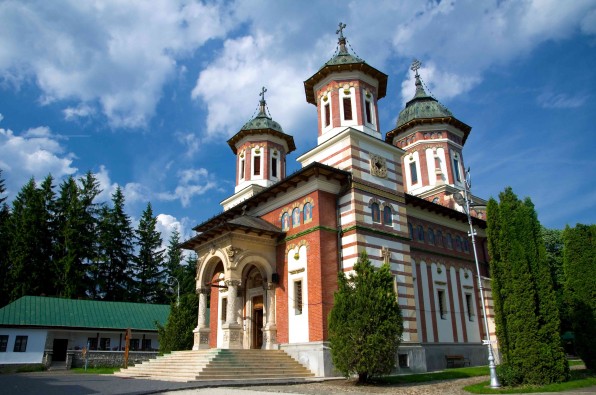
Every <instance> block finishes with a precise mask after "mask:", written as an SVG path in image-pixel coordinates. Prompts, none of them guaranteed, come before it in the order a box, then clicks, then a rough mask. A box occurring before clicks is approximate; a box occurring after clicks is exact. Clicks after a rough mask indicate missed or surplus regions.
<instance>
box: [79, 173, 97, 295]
mask: <svg viewBox="0 0 596 395" xmlns="http://www.w3.org/2000/svg"><path fill="white" fill-rule="evenodd" d="M79 184H80V186H79V203H80V210H81V212H80V216H81V218H80V221H81V222H80V228H79V232H80V233H79V245H80V246H81V248H82V250H83V255H82V257H81V258H82V263H83V269H84V271H85V275H84V279H85V280H86V283H85V284H84V288H85V289H86V293H87V294H88V295H89V296H91V297H95V294H96V290H97V286H96V283H95V281H94V278H93V277H94V276H93V275H94V273H95V272H96V267H95V263H96V262H97V257H98V254H99V244H98V240H97V239H98V213H99V210H100V207H101V204H98V203H95V199H96V198H97V196H98V195H99V194H100V193H101V189H100V188H99V182H98V181H97V179H96V178H95V176H94V175H93V173H91V172H90V171H88V172H87V174H85V176H83V177H81V178H80V179H79Z"/></svg>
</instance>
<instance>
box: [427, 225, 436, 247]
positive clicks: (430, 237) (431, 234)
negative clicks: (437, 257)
mask: <svg viewBox="0 0 596 395" xmlns="http://www.w3.org/2000/svg"><path fill="white" fill-rule="evenodd" d="M427 234H428V243H429V244H432V245H435V231H434V230H433V229H432V228H428V231H427Z"/></svg>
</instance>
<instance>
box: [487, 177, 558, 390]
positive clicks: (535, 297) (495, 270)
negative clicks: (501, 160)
mask: <svg viewBox="0 0 596 395" xmlns="http://www.w3.org/2000/svg"><path fill="white" fill-rule="evenodd" d="M499 199H500V202H499V203H498V204H497V202H496V201H495V200H494V199H491V200H490V201H489V204H488V207H487V209H488V210H487V211H488V212H487V221H488V230H487V234H488V242H489V252H490V256H491V276H492V281H493V282H492V292H493V300H494V305H495V316H496V319H495V321H496V330H497V338H498V340H499V350H500V352H501V356H502V366H501V367H499V373H500V375H501V379H502V381H503V382H504V383H505V384H508V385H516V384H547V383H553V382H561V381H564V380H567V378H568V375H569V366H568V363H567V360H566V358H565V354H564V352H563V349H562V347H561V344H560V339H559V326H560V321H559V314H558V309H557V303H556V297H555V293H554V291H553V285H552V277H551V274H550V269H549V267H548V263H547V260H546V250H545V247H544V243H543V241H542V235H541V228H540V223H539V222H538V218H537V215H536V211H535V209H534V205H533V204H532V202H531V201H530V200H529V199H526V200H525V201H523V202H522V201H520V200H519V199H518V198H517V196H516V195H515V194H514V193H513V191H512V190H511V188H507V189H506V190H505V191H504V192H502V193H501V194H499Z"/></svg>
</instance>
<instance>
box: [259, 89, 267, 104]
mask: <svg viewBox="0 0 596 395" xmlns="http://www.w3.org/2000/svg"><path fill="white" fill-rule="evenodd" d="M265 92H267V88H265V87H262V88H261V93H259V96H261V100H263V101H264V100H265Z"/></svg>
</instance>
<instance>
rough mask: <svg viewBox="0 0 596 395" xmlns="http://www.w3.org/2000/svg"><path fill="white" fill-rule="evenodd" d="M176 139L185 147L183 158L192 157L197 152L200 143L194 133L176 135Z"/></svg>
mask: <svg viewBox="0 0 596 395" xmlns="http://www.w3.org/2000/svg"><path fill="white" fill-rule="evenodd" d="M176 138H177V139H178V141H179V142H180V143H182V144H183V145H184V146H185V147H186V152H185V153H184V155H185V156H188V157H192V156H193V155H194V154H196V153H197V152H198V151H199V148H200V144H201V141H200V139H199V136H198V135H197V134H196V133H176Z"/></svg>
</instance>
